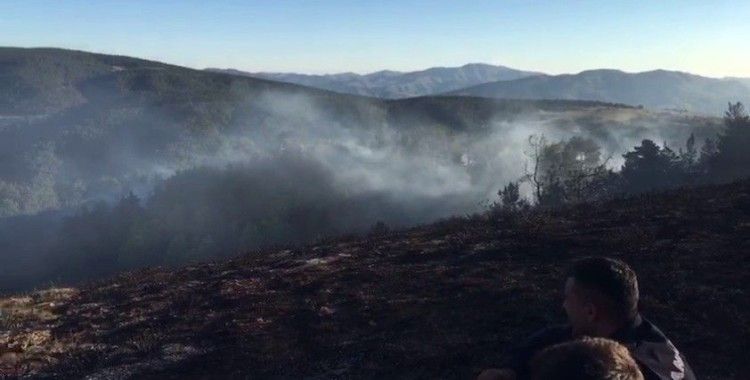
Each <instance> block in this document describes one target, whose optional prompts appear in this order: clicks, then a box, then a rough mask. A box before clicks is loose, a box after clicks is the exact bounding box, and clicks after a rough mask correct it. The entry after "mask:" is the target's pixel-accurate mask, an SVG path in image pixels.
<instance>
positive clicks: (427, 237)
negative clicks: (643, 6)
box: [0, 182, 750, 379]
mask: <svg viewBox="0 0 750 380" xmlns="http://www.w3.org/2000/svg"><path fill="white" fill-rule="evenodd" d="M748 252H750V182H739V183H735V184H731V185H724V186H713V187H705V188H699V189H694V190H680V191H674V192H670V193H664V194H650V195H643V196H640V197H636V198H630V199H624V200H616V201H612V202H608V203H605V204H596V205H581V206H576V207H572V208H568V209H565V210H560V211H555V212H531V213H528V214H524V215H519V216H516V217H508V216H492V217H491V216H481V217H471V218H457V219H453V220H449V221H444V222H442V223H437V224H433V225H429V226H424V227H420V228H415V229H411V230H406V231H399V232H382V233H379V234H373V235H372V236H371V237H369V238H365V239H355V238H341V239H337V240H334V241H328V242H322V243H320V244H317V245H312V246H308V247H306V248H304V249H298V250H279V251H275V252H267V253H266V254H265V255H248V256H247V257H243V258H237V259H234V260H230V261H224V262H212V263H201V264H195V265H192V266H188V267H185V268H182V269H179V270H174V271H168V270H162V269H152V270H146V271H141V272H132V273H127V274H124V275H121V276H120V277H117V278H113V279H110V280H107V281H103V282H99V283H93V284H89V285H87V286H85V287H82V288H80V289H59V288H58V289H50V290H45V291H40V292H36V293H31V294H27V295H19V296H17V297H14V298H6V299H3V300H1V301H0V307H1V308H2V324H3V325H2V327H3V328H2V330H0V349H1V350H2V353H0V363H1V365H2V367H0V369H1V370H2V371H3V372H2V373H4V374H6V375H7V376H8V377H13V376H19V375H27V376H29V377H35V378H58V377H76V378H83V377H86V376H90V377H89V378H92V379H110V378H131V377H132V378H139V379H142V378H213V377H216V376H220V377H222V378H301V377H306V378H316V379H317V378H392V377H396V378H433V377H436V378H471V377H472V376H475V375H476V373H477V372H478V371H479V370H480V369H481V368H483V367H487V366H492V365H493V364H495V363H497V362H498V361H499V360H500V358H501V357H502V351H503V349H504V348H505V347H506V345H507V344H509V343H510V342H513V341H515V340H516V339H519V338H520V337H522V336H525V335H527V334H528V333H530V332H531V331H533V330H534V329H536V328H537V327H539V326H541V325H545V324H549V323H555V322H559V321H562V320H563V315H562V312H561V308H560V306H559V305H560V299H561V296H560V288H561V286H562V280H561V273H562V271H563V267H564V265H565V264H566V263H567V262H568V261H569V260H570V259H572V258H574V257H580V256H584V255H610V256H615V257H619V258H621V259H623V260H625V261H627V262H628V263H630V264H631V265H632V266H633V267H634V268H635V269H636V271H637V272H638V274H639V276H640V282H641V288H642V294H643V299H642V308H643V309H644V310H645V314H646V315H647V316H648V317H649V318H651V319H652V320H653V321H654V322H655V323H657V324H658V325H659V326H661V327H662V328H663V329H664V330H665V331H667V332H668V334H669V335H670V337H672V339H673V340H674V341H675V343H676V344H677V346H678V347H680V348H681V349H682V350H683V351H684V353H685V354H686V356H687V357H688V359H689V360H690V361H691V363H692V365H693V366H694V368H695V370H696V372H697V373H698V375H699V376H700V378H702V379H733V378H738V379H739V378H742V377H741V376H742V375H741V374H742V373H745V374H746V373H747V372H742V371H743V368H742V367H743V366H746V365H747V364H746V359H747V352H748V350H750V297H748V294H749V292H750V285H748V284H750V271H748V270H747V266H746V262H747V260H748V258H749V256H750V254H749V253H748ZM743 361H744V363H743Z"/></svg>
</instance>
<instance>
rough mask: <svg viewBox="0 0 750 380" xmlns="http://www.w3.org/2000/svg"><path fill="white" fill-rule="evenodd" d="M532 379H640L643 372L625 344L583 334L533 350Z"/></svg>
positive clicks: (641, 379)
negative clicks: (567, 340)
mask: <svg viewBox="0 0 750 380" xmlns="http://www.w3.org/2000/svg"><path fill="white" fill-rule="evenodd" d="M531 379H533V380H570V379H576V380H643V373H642V372H641V370H640V369H639V368H638V364H637V363H636V362H635V360H634V359H633V357H632V356H631V355H630V352H629V351H628V349H627V348H626V347H625V346H623V345H621V344H619V343H617V342H615V341H613V340H609V339H604V338H588V337H585V338H582V339H579V340H574V341H570V342H565V343H560V344H556V345H554V346H550V347H547V348H545V349H544V350H542V351H541V352H539V353H538V354H536V355H535V356H534V358H533V359H532V361H531Z"/></svg>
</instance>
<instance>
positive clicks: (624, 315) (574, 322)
mask: <svg viewBox="0 0 750 380" xmlns="http://www.w3.org/2000/svg"><path fill="white" fill-rule="evenodd" d="M563 308H564V309H565V312H566V313H567V314H568V320H569V322H570V324H571V326H572V327H573V332H574V334H575V335H578V336H581V335H591V336H603V335H606V333H607V332H605V331H604V330H608V329H609V330H611V329H612V328H616V327H619V326H622V325H623V324H625V323H627V322H628V321H630V320H632V319H633V318H635V316H636V315H637V314H638V280H637V279H636V276H635V272H633V270H632V269H630V267H629V266H628V265H627V264H625V263H624V262H622V261H619V260H615V259H610V258H605V257H587V258H584V259H579V260H577V261H575V262H574V263H573V264H572V265H571V267H570V269H569V270H568V275H567V279H566V282H565V301H564V302H563Z"/></svg>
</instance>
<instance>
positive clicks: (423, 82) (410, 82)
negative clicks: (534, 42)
mask: <svg viewBox="0 0 750 380" xmlns="http://www.w3.org/2000/svg"><path fill="white" fill-rule="evenodd" d="M206 70H209V71H214V72H223V73H228V74H234V75H244V76H251V77H256V78H263V79H270V80H275V81H279V82H287V83H295V84H301V85H304V86H310V87H317V88H322V89H325V90H330V91H336V92H341V93H346V94H355V95H365V96H374V97H378V98H386V99H399V98H409V97H415V96H425V95H433V94H439V93H443V92H448V91H454V90H458V89H462V88H466V87H470V86H474V85H478V84H482V83H488V82H495V81H504V80H513V79H520V78H526V77H529V76H535V75H540V74H541V73H538V72H532V71H523V70H516V69H512V68H509V67H505V66H493V65H487V64H482V63H472V64H467V65H464V66H461V67H433V68H429V69H426V70H422V71H413V72H398V71H388V70H384V71H378V72H375V73H371V74H366V75H360V74H355V73H342V74H329V75H306V74H294V73H249V72H244V71H239V70H233V69H225V70H224V69H213V68H209V69H206Z"/></svg>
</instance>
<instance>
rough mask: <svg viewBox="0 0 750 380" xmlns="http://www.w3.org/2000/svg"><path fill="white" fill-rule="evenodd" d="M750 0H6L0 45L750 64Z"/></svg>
mask: <svg viewBox="0 0 750 380" xmlns="http://www.w3.org/2000/svg"><path fill="white" fill-rule="evenodd" d="M748 40H750V1H747V0H737V1H723V0H701V1H665V0H662V1H659V0H653V1H607V2H605V1H572V0H566V1H562V0H560V1H480V0H471V1H455V0H454V1H412V0H396V1H390V0H378V1H356V0H349V1H339V0H336V1H333V0H331V1H312V0H309V1H283V0H268V1H219V0H214V1H187V0H183V1H159V0H148V1H140V0H122V1H106V0H92V1H72V0H71V1H34V0H2V1H0V45H2V46H26V47H32V46H53V47H63V48H72V49H80V50H87V51H95V52H103V53H117V54H123V55H129V56H135V57H141V58H149V59H155V60H159V61H165V62H169V63H174V64H179V65H185V66H190V67H195V68H204V67H209V66H210V67H221V68H226V67H232V68H237V69H241V70H249V71H297V72H308V73H328V72H341V71H354V72H360V73H363V72H371V71H376V70H381V69H393V70H416V69H423V68H427V67H430V66H458V65H462V64H465V63H469V62H486V63H492V64H502V65H506V66H511V67H515V68H521V69H527V70H538V71H544V72H548V73H553V74H557V73H570V72H579V71H581V70H586V69H591V68H616V69H622V70H625V71H643V70H651V69H656V68H663V69H671V70H682V71H688V72H692V73H696V74H702V75H707V76H717V77H718V76H744V77H750V46H749V44H748Z"/></svg>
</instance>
